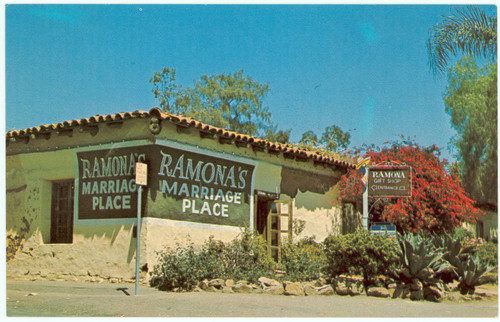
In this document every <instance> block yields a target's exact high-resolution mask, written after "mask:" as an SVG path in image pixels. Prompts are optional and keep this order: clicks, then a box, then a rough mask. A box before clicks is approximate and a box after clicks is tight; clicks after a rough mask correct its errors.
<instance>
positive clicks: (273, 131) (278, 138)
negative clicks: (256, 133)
mask: <svg viewBox="0 0 500 322" xmlns="http://www.w3.org/2000/svg"><path fill="white" fill-rule="evenodd" d="M291 131H292V130H291V129H288V130H286V131H283V130H278V128H277V126H274V125H272V126H270V127H269V129H268V130H267V132H266V136H265V137H264V138H265V139H266V140H269V141H271V142H278V143H283V144H286V143H288V142H289V141H290V132H291Z"/></svg>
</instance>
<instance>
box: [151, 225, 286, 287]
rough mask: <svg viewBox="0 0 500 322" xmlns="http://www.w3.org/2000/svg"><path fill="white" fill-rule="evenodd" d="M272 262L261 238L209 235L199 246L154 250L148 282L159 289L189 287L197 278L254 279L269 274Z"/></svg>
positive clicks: (249, 234) (273, 267)
mask: <svg viewBox="0 0 500 322" xmlns="http://www.w3.org/2000/svg"><path fill="white" fill-rule="evenodd" d="M275 265H276V264H275V263H274V261H273V259H272V258H271V257H270V256H269V255H268V254H267V251H266V248H265V241H264V240H263V239H262V237H260V236H257V235H254V234H252V233H250V232H249V231H244V232H242V233H241V234H240V236H239V237H238V238H236V239H235V240H233V241H231V242H230V243H228V244H224V243H223V242H221V241H218V240H214V238H213V237H210V238H209V239H208V240H207V241H206V242H205V243H204V244H203V245H202V246H201V247H198V248H196V247H195V246H194V245H193V244H192V243H191V244H189V245H187V246H181V245H179V244H178V245H177V247H175V248H167V249H165V250H164V251H162V252H159V253H158V263H157V265H155V267H154V268H153V271H152V273H151V276H152V277H151V279H150V285H151V286H152V287H157V288H158V289H160V290H173V289H176V288H178V289H183V290H191V289H192V288H193V287H194V286H195V285H196V284H197V283H198V282H199V281H202V280H204V279H207V280H210V279H214V278H232V279H235V280H242V279H245V280H247V281H249V282H255V281H257V279H258V278H259V277H261V276H272V274H273V272H274V269H275Z"/></svg>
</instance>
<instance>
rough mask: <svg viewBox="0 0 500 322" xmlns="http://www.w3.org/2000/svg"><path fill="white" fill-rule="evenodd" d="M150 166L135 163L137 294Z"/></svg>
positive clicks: (136, 292) (136, 291) (136, 290)
mask: <svg viewBox="0 0 500 322" xmlns="http://www.w3.org/2000/svg"><path fill="white" fill-rule="evenodd" d="M147 173H148V166H147V164H145V163H139V162H137V163H136V164H135V184H136V185H138V188H137V230H136V246H135V252H136V256H135V295H137V294H138V292H139V273H140V268H139V259H140V250H141V209H142V207H141V204H142V203H141V199H142V186H145V185H147Z"/></svg>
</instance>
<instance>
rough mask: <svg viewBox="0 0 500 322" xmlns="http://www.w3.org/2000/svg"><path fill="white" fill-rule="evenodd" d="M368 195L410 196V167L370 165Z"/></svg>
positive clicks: (386, 196)
mask: <svg viewBox="0 0 500 322" xmlns="http://www.w3.org/2000/svg"><path fill="white" fill-rule="evenodd" d="M368 195H369V196H370V197H379V198H390V197H411V167H409V166H372V167H370V170H369V175H368Z"/></svg>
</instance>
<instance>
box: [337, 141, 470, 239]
mask: <svg viewBox="0 0 500 322" xmlns="http://www.w3.org/2000/svg"><path fill="white" fill-rule="evenodd" d="M386 143H388V142H386ZM365 156H370V157H371V161H370V165H375V164H381V163H383V162H395V161H396V162H399V163H404V164H405V165H408V166H411V167H412V172H411V177H412V178H411V179H412V196H411V198H381V199H375V198H369V208H371V212H370V213H371V217H372V221H388V222H392V223H394V224H395V225H396V227H397V229H398V231H400V232H415V233H420V232H427V233H431V232H432V233H442V232H452V231H453V230H454V228H455V227H457V226H460V225H461V224H462V223H463V222H475V221H476V219H477V215H478V214H479V212H480V210H479V209H477V208H475V207H474V205H473V204H474V201H473V200H472V199H470V198H469V197H468V196H467V195H466V193H465V191H464V189H463V188H462V187H461V186H460V183H459V181H458V179H457V178H456V177H452V176H451V175H449V174H448V173H447V171H446V168H445V166H446V165H447V161H446V160H440V158H439V149H438V148H437V147H436V146H434V145H432V146H430V147H422V146H419V145H418V144H415V143H408V142H406V144H402V143H394V142H393V143H391V145H390V147H386V148H382V149H378V150H373V149H371V150H368V151H366V154H365ZM361 178H362V175H361V174H357V173H356V170H351V171H350V172H349V173H347V174H346V175H344V176H343V177H342V178H341V180H340V182H339V189H340V197H339V201H344V202H345V201H351V202H352V201H361V199H362V193H363V187H362V183H361Z"/></svg>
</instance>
